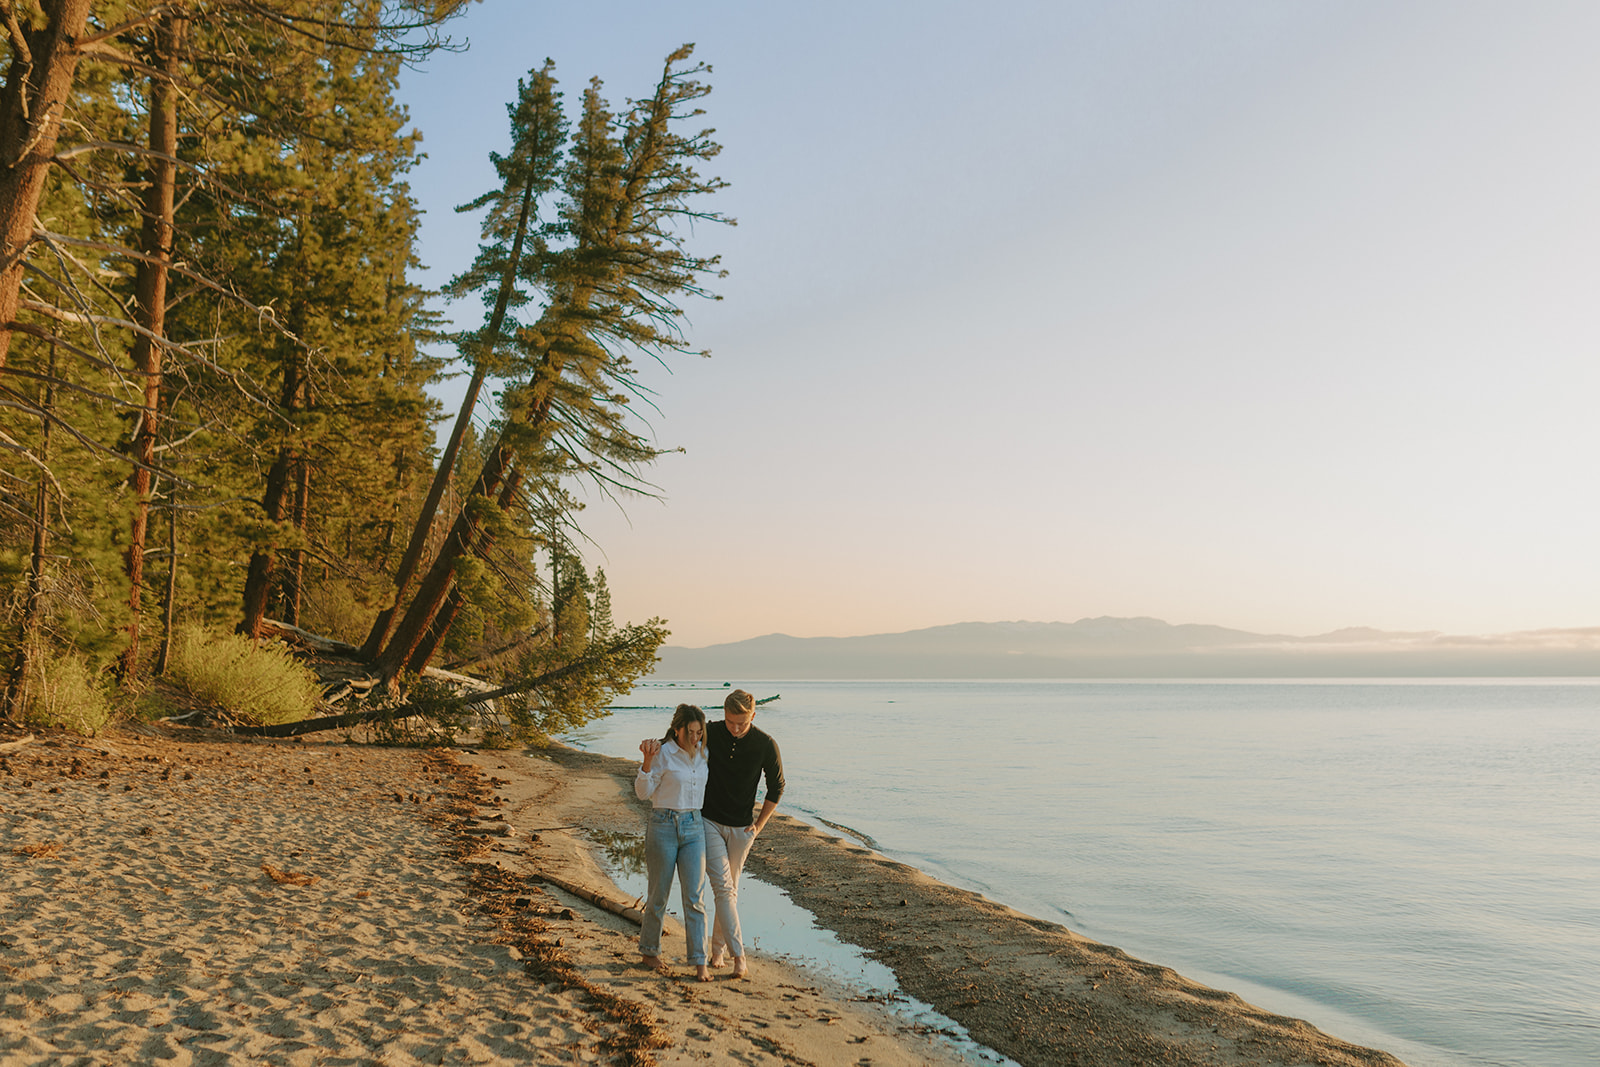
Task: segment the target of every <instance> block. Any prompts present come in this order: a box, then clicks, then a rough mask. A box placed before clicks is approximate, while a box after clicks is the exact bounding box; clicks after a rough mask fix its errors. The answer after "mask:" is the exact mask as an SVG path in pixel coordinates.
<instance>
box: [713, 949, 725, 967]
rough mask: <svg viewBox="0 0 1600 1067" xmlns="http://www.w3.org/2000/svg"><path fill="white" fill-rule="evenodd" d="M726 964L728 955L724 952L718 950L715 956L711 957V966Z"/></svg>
mask: <svg viewBox="0 0 1600 1067" xmlns="http://www.w3.org/2000/svg"><path fill="white" fill-rule="evenodd" d="M727 965H728V957H727V956H726V955H724V954H722V953H720V952H719V953H717V954H716V955H715V956H712V957H711V966H713V967H726V966H727Z"/></svg>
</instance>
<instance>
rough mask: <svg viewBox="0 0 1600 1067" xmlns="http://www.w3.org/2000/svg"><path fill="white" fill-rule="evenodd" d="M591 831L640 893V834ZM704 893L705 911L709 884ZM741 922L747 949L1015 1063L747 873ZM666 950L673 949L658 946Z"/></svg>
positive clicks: (676, 911)
mask: <svg viewBox="0 0 1600 1067" xmlns="http://www.w3.org/2000/svg"><path fill="white" fill-rule="evenodd" d="M830 825H831V824H830ZM589 838H590V840H592V841H594V842H595V843H596V844H597V845H599V846H600V848H601V850H602V853H603V863H602V866H603V867H604V868H605V871H606V874H607V875H609V876H610V878H611V880H612V881H613V882H615V883H616V885H617V888H618V889H621V890H622V891H623V892H624V893H625V894H627V895H628V896H630V897H638V898H640V899H643V897H644V894H645V889H646V883H645V860H644V835H643V834H618V833H605V832H597V831H590V832H589ZM706 897H707V899H706V907H707V910H708V911H709V910H710V908H711V900H710V890H709V888H708V889H707V891H706ZM680 899H681V898H680V896H679V889H678V886H677V885H676V884H674V885H673V887H672V893H671V895H670V896H669V897H668V902H667V911H668V914H670V915H672V916H673V917H674V918H675V919H677V920H678V921H679V922H680V923H681V922H682V921H683V915H682V909H681V905H680ZM739 924H740V926H741V927H742V928H743V931H744V936H745V940H746V942H747V943H748V944H749V946H750V947H751V948H753V949H756V950H758V951H760V952H763V953H765V954H767V955H770V956H778V957H780V958H782V959H783V960H785V961H786V962H788V963H791V964H793V965H795V966H797V967H800V968H802V969H804V970H807V971H810V972H812V973H813V974H817V975H820V976H822V977H824V978H827V979H829V980H830V981H833V982H836V983H838V984H840V985H842V986H844V987H845V988H847V989H849V990H852V991H853V992H854V993H855V994H856V996H857V997H859V998H860V999H862V1000H872V1001H878V1002H880V1003H882V1004H884V1005H886V1006H887V1007H888V1008H889V1009H890V1010H891V1011H893V1012H894V1014H895V1015H896V1016H898V1017H899V1018H900V1019H902V1020H903V1021H904V1022H905V1023H906V1024H907V1025H908V1026H910V1027H911V1028H913V1029H915V1030H916V1031H918V1032H919V1033H926V1034H933V1035H936V1036H937V1037H938V1038H939V1039H940V1040H942V1041H943V1042H944V1043H945V1044H946V1046H948V1047H949V1048H951V1049H953V1050H954V1051H956V1052H957V1053H959V1054H960V1055H961V1057H962V1058H963V1059H965V1060H967V1061H968V1062H969V1063H972V1064H982V1065H984V1067H989V1065H993V1064H999V1065H1000V1067H1019V1065H1018V1064H1017V1063H1016V1061H1015V1060H1012V1059H1009V1058H1008V1057H1006V1056H1002V1055H1001V1054H1000V1053H998V1052H996V1051H994V1050H993V1049H991V1048H989V1047H988V1046H986V1045H981V1044H979V1043H978V1042H976V1041H974V1040H972V1038H970V1037H968V1036H967V1031H966V1029H965V1028H964V1027H963V1026H962V1025H961V1024H960V1023H958V1022H956V1021H955V1020H954V1019H951V1018H948V1017H947V1016H945V1015H942V1014H940V1013H939V1012H938V1011H935V1010H934V1009H933V1008H932V1007H930V1006H929V1005H927V1004H924V1003H923V1002H922V1001H920V1000H917V999H916V998H914V997H909V996H906V995H905V994H904V993H902V992H901V991H900V984H899V982H898V981H896V979H895V976H894V972H893V971H891V970H890V969H889V968H887V967H885V966H884V965H883V964H881V963H879V962H878V961H877V960H874V959H871V958H870V957H868V956H867V955H866V953H864V952H863V951H862V950H861V949H859V948H857V947H856V946H855V945H852V944H849V943H848V942H845V941H841V940H839V938H838V937H837V936H835V934H834V932H833V931H832V930H827V929H824V928H823V927H820V926H818V925H817V922H816V917H815V916H813V915H812V914H811V913H810V912H809V911H807V910H806V909H805V908H802V907H801V906H800V905H798V904H796V903H795V902H794V901H793V900H790V899H789V894H787V893H785V892H784V891H783V890H781V889H779V888H778V887H777V886H775V885H770V884H769V883H767V882H763V881H761V880H760V879H758V878H755V877H753V876H751V875H750V874H748V873H746V874H744V875H742V876H741V877H740V879H739ZM666 947H667V946H666V945H663V946H662V948H663V949H666ZM681 947H682V946H681V945H680V946H679V948H680V950H681ZM663 955H670V954H669V953H666V952H663ZM679 958H681V956H680V957H679Z"/></svg>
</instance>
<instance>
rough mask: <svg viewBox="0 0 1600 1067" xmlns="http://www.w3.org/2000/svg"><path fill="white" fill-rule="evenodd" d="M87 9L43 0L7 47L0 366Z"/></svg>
mask: <svg viewBox="0 0 1600 1067" xmlns="http://www.w3.org/2000/svg"><path fill="white" fill-rule="evenodd" d="M91 3H92V0H42V2H41V3H40V4H39V7H40V8H41V9H42V11H43V12H44V17H45V24H44V26H43V27H42V28H39V29H30V30H24V31H23V34H22V40H20V41H18V40H15V39H13V40H12V42H11V54H12V59H11V69H10V74H9V76H8V77H7V79H6V84H5V85H4V87H0V367H4V366H5V365H6V355H7V354H8V353H9V352H10V350H11V333H12V328H11V324H12V323H13V322H14V321H15V320H16V317H17V302H18V299H19V297H20V294H21V291H22V264H23V260H24V258H25V257H26V256H27V254H28V245H29V243H30V242H31V241H32V240H33V224H34V218H35V216H36V215H37V214H38V211H39V199H40V197H42V196H43V195H44V185H45V179H46V178H47V177H49V174H50V159H51V157H52V156H54V155H55V151H56V139H57V138H58V137H59V136H60V134H61V117H62V115H63V113H64V112H65V111H66V107H67V98H68V97H69V96H70V95H71V92H72V82H73V79H74V78H75V77H76V76H77V72H78V60H79V59H80V58H81V57H82V53H81V52H80V51H78V48H77V41H78V39H79V38H80V37H82V36H83V28H84V25H85V24H86V23H87V21H88V18H89V8H90V6H91ZM7 7H8V8H9V7H10V5H7ZM30 22H31V20H30ZM13 25H15V22H13Z"/></svg>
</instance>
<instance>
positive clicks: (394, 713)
mask: <svg viewBox="0 0 1600 1067" xmlns="http://www.w3.org/2000/svg"><path fill="white" fill-rule="evenodd" d="M628 644H629V642H628V641H627V640H623V641H618V642H616V643H614V644H611V645H608V646H607V647H606V648H604V649H603V650H601V651H600V652H598V653H596V654H594V655H592V656H584V657H583V658H582V659H576V660H573V661H572V662H571V663H569V664H567V665H566V666H565V667H558V668H556V669H555V670H553V671H546V672H545V673H543V674H539V675H535V676H534V677H532V678H524V679H522V680H520V681H516V682H512V683H511V684H510V685H502V686H500V687H499V688H497V689H486V690H483V691H481V692H477V693H469V694H468V695H466V696H460V697H453V698H451V699H449V700H419V701H415V702H413V703H410V704H399V705H396V706H395V707H392V708H376V709H374V710H372V711H352V712H347V713H346V714H344V715H324V716H322V717H321V718H316V719H301V720H300V721H299V722H284V723H278V724H276V725H273V726H235V727H234V728H233V732H234V733H236V734H243V735H245V736H248V737H299V736H300V735H302V734H314V733H318V732H320V731H323V730H339V729H344V728H347V727H351V726H363V725H365V724H367V723H372V722H393V721H395V720H396V719H410V718H413V717H415V716H417V715H428V714H438V713H439V712H442V711H451V710H454V709H456V708H466V707H471V706H472V705H474V704H487V703H489V702H490V701H491V700H496V699H498V698H500V697H504V696H512V695H513V694H516V693H526V692H527V691H528V690H530V689H537V688H539V687H540V686H542V685H549V684H550V683H552V682H558V681H560V680H561V679H562V678H565V677H567V676H568V675H571V674H576V673H578V672H579V671H583V670H587V669H588V668H590V667H592V666H594V665H595V664H596V663H599V662H601V661H602V660H604V659H605V658H607V657H609V656H613V655H616V654H617V653H618V652H621V651H623V650H624V649H626V648H627V647H628ZM441 673H443V672H441ZM446 676H447V677H450V678H451V679H452V680H465V681H471V682H474V683H476V684H478V685H483V684H484V682H483V681H482V680H481V679H477V678H472V679H468V678H467V677H466V675H446Z"/></svg>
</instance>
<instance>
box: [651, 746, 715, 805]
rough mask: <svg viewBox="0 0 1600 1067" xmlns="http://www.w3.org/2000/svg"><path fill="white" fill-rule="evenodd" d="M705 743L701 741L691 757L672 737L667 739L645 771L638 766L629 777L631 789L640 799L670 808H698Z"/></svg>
mask: <svg viewBox="0 0 1600 1067" xmlns="http://www.w3.org/2000/svg"><path fill="white" fill-rule="evenodd" d="M709 774H710V770H709V765H708V764H707V763H706V746H704V745H701V746H700V747H699V748H698V749H697V750H696V751H695V754H694V756H693V757H692V758H691V757H690V756H689V755H688V754H687V753H686V752H684V751H683V749H681V748H679V747H678V743H677V742H676V741H668V742H667V743H666V744H664V745H662V746H661V751H660V752H657V753H656V758H655V759H654V760H652V761H651V766H650V770H649V771H645V770H644V769H643V768H642V767H641V768H640V770H639V773H638V774H637V775H636V776H635V777H634V779H633V791H634V792H635V793H637V794H638V795H639V799H640V800H648V801H650V803H651V804H653V805H655V806H656V807H658V808H671V809H673V810H674V811H699V810H700V808H701V805H703V804H705V802H706V778H707V776H708V775H709Z"/></svg>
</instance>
